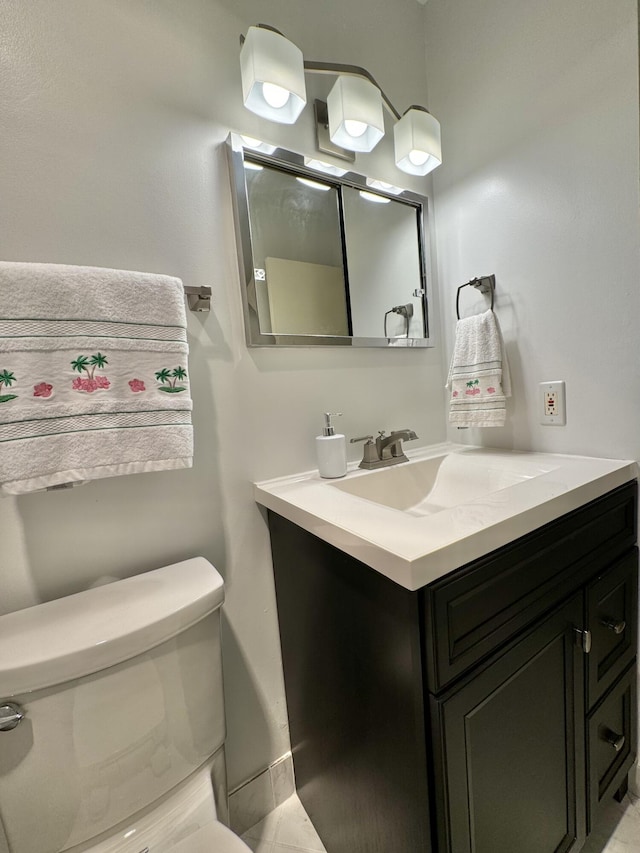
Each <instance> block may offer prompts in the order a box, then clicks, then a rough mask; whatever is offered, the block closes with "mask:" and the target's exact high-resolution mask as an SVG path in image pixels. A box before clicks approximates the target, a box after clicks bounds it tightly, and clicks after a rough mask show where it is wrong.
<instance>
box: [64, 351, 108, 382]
mask: <svg viewBox="0 0 640 853" xmlns="http://www.w3.org/2000/svg"><path fill="white" fill-rule="evenodd" d="M108 363H109V362H108V360H107V357H106V355H102V353H101V352H97V353H96V354H95V355H92V356H91V358H89V357H88V356H86V355H79V356H78V357H77V358H76V360H75V361H72V362H71V367H73V369H74V370H77V371H78V373H82V371H83V370H86V372H87V374H88V376H89V379H93V378H94V374H95V372H96V367H100V368H103V367H104V366H105V364H108Z"/></svg>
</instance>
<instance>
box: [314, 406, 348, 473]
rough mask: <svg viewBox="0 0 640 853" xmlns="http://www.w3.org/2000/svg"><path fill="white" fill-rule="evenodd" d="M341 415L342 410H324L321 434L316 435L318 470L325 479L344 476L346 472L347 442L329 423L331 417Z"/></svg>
mask: <svg viewBox="0 0 640 853" xmlns="http://www.w3.org/2000/svg"><path fill="white" fill-rule="evenodd" d="M341 415H342V412H325V413H324V429H323V430H322V435H318V436H316V453H317V454H318V471H319V472H320V476H321V477H326V478H327V479H333V478H335V477H344V475H345V474H346V473H347V442H346V440H345V437H344V435H342V434H341V433H336V431H335V429H334V427H333V425H332V423H331V418H337V417H340V416H341Z"/></svg>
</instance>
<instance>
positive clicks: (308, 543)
mask: <svg viewBox="0 0 640 853" xmlns="http://www.w3.org/2000/svg"><path fill="white" fill-rule="evenodd" d="M636 504H637V486H636V483H635V482H634V483H629V484H627V485H626V486H623V487H621V488H619V489H616V490H615V491H613V492H610V493H608V494H607V495H605V496H603V497H601V498H598V499H597V500H595V501H593V502H592V503H589V504H587V505H586V506H584V507H581V508H580V509H578V510H576V511H574V512H571V513H569V514H567V515H565V516H562V517H561V518H559V519H557V520H556V521H554V522H552V523H551V524H548V525H545V527H543V528H540V529H539V530H536V531H534V532H533V533H530V534H528V535H527V536H524V537H522V538H521V539H518V540H516V541H514V542H513V543H511V544H509V545H507V546H505V547H504V548H501V549H499V550H498V551H496V552H494V553H492V554H489V555H487V556H486V557H483V558H482V559H480V560H477V561H475V562H473V563H471V564H469V565H467V566H464V567H461V568H460V569H459V570H457V571H455V572H453V573H451V574H449V575H446V576H445V577H443V578H441V579H439V580H437V581H435V582H434V583H432V584H430V585H429V586H427V587H425V588H424V589H421V590H418V591H416V592H411V591H409V590H406V589H404V588H403V587H400V586H398V585H397V584H395V583H394V582H392V581H390V580H389V579H387V578H385V577H384V576H382V575H380V574H379V573H377V572H376V571H374V570H373V569H371V568H369V567H367V566H365V565H363V564H362V563H360V562H358V561H357V560H355V559H354V558H352V557H349V556H348V555H346V554H344V553H343V552H341V551H339V550H337V549H335V548H334V547H333V546H331V545H328V544H327V543H325V542H323V541H322V540H320V539H318V538H316V537H314V536H313V535H311V534H310V533H307V532H306V531H304V530H302V529H301V528H299V527H297V526H296V525H294V524H292V523H291V522H289V521H287V520H285V519H284V518H282V517H280V516H278V515H276V514H274V513H271V512H270V513H269V526H270V531H271V541H272V550H273V559H274V571H275V579H276V592H277V599H278V614H279V621H280V634H281V641H282V653H283V664H284V674H285V684H286V693H287V705H288V713H289V722H290V730H291V739H292V748H293V757H294V766H295V774H296V784H297V788H298V793H299V795H300V798H301V800H302V802H303V803H304V805H305V807H306V808H307V811H308V812H309V815H310V817H311V819H312V821H313V822H314V824H315V826H316V828H317V830H318V832H319V834H320V836H321V838H322V839H323V842H324V844H325V846H326V849H327V851H328V853H514V852H515V851H517V853H568V851H572V853H574V851H575V853H577V851H578V850H580V848H581V847H582V845H583V843H584V841H585V838H586V836H587V835H588V833H589V832H590V830H591V827H592V826H593V825H594V824H595V823H596V822H597V819H598V811H599V809H600V808H601V806H602V804H603V803H604V802H606V801H607V800H608V799H609V798H610V797H612V796H614V794H616V792H619V793H620V792H622V790H623V788H624V784H625V781H626V776H627V773H628V771H629V769H630V767H631V766H632V764H633V761H634V759H635V755H636V746H637V745H636V737H637V685H636V645H637V566H638V556H637V549H636V547H635V543H636V516H637V510H636Z"/></svg>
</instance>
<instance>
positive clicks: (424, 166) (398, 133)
mask: <svg viewBox="0 0 640 853" xmlns="http://www.w3.org/2000/svg"><path fill="white" fill-rule="evenodd" d="M393 141H394V147H395V153H396V166H397V167H398V168H399V169H402V171H403V172H407V173H408V174H409V175H428V174H429V172H431V171H433V169H435V168H436V166H439V165H440V164H441V163H442V145H441V141H440V122H439V121H438V120H437V119H435V118H434V117H433V116H432V115H431V113H430V112H428V111H427V110H425V109H424V107H418V106H415V105H414V106H412V107H409V109H408V110H407V111H406V113H405V114H404V115H403V116H402V118H401V119H400V121H399V122H398V123H397V124H396V125H395V126H394V128H393Z"/></svg>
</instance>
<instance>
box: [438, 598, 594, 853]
mask: <svg viewBox="0 0 640 853" xmlns="http://www.w3.org/2000/svg"><path fill="white" fill-rule="evenodd" d="M582 607H583V601H582V595H581V594H580V595H576V596H574V597H573V598H572V599H570V600H569V601H568V602H567V603H566V604H565V605H564V606H563V607H562V608H560V609H559V610H556V611H555V612H554V613H552V614H551V615H550V616H549V617H548V618H547V619H545V621H544V622H542V623H539V624H538V626H537V627H536V628H535V629H534V630H532V631H530V632H529V633H528V634H526V635H525V636H524V637H523V638H522V639H520V640H519V641H518V642H517V643H516V644H512V645H511V646H510V647H508V648H507V650H506V651H505V652H504V653H503V654H502V655H500V656H498V657H497V658H495V659H493V660H492V661H491V662H490V663H489V664H488V665H487V666H486V667H484V668H483V670H482V671H481V672H480V673H479V674H478V675H477V676H476V677H475V678H473V679H472V680H469V681H468V682H467V683H466V684H465V685H464V686H463V687H462V688H460V690H459V691H458V692H456V693H454V694H453V695H449V697H448V698H446V697H445V698H444V699H441V700H436V699H432V706H431V707H432V714H433V725H434V730H435V731H434V735H435V737H434V743H435V747H436V753H437V755H438V759H439V761H438V766H437V767H436V773H437V774H438V773H439V774H440V776H441V778H440V782H441V784H440V786H439V788H440V791H441V793H442V799H441V802H440V804H439V805H440V808H439V819H438V834H439V849H440V850H443V851H448V852H449V853H514V851H517V853H568V851H570V850H576V851H577V850H579V849H580V847H581V845H582V844H583V842H584V839H585V791H584V667H583V660H582V655H583V652H582V651H581V649H579V648H578V647H577V646H576V642H575V631H574V629H575V628H577V627H582V624H581V622H582V613H583V609H582Z"/></svg>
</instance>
